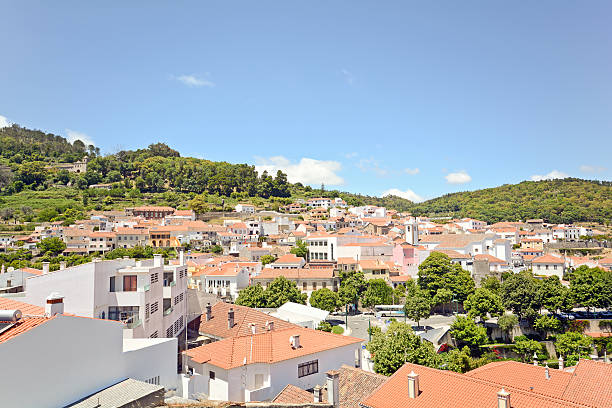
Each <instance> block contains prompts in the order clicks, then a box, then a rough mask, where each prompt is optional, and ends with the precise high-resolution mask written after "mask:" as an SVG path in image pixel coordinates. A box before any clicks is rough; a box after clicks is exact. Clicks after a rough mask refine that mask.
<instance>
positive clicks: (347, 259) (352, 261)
mask: <svg viewBox="0 0 612 408" xmlns="http://www.w3.org/2000/svg"><path fill="white" fill-rule="evenodd" d="M356 263H357V260H355V258H351V257H350V256H347V257H340V258H338V265H353V264H356Z"/></svg>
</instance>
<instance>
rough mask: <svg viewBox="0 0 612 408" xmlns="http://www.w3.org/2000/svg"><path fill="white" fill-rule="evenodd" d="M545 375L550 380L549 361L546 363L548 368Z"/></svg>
mask: <svg viewBox="0 0 612 408" xmlns="http://www.w3.org/2000/svg"><path fill="white" fill-rule="evenodd" d="M544 375H545V376H546V379H547V380H550V370H549V369H548V363H546V368H545V369H544Z"/></svg>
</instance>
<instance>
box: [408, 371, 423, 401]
mask: <svg viewBox="0 0 612 408" xmlns="http://www.w3.org/2000/svg"><path fill="white" fill-rule="evenodd" d="M420 393H421V389H420V388H419V375H418V374H416V373H415V372H414V371H411V372H410V374H408V398H411V399H414V398H416V397H418V396H419V394H420Z"/></svg>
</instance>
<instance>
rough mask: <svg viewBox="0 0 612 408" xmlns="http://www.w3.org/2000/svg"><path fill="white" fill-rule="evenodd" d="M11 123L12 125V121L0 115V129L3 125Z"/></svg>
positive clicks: (6, 125) (7, 125)
mask: <svg viewBox="0 0 612 408" xmlns="http://www.w3.org/2000/svg"><path fill="white" fill-rule="evenodd" d="M11 125H12V123H11V122H9V120H8V119H7V118H5V117H4V116H2V115H0V129H2V128H5V127H9V126H11Z"/></svg>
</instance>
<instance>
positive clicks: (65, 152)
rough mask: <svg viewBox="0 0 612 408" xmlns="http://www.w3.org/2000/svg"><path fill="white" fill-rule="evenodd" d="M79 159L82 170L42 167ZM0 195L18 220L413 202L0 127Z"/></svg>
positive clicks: (159, 151)
mask: <svg viewBox="0 0 612 408" xmlns="http://www.w3.org/2000/svg"><path fill="white" fill-rule="evenodd" d="M85 157H87V159H88V162H87V171H86V172H85V173H73V172H69V171H67V170H66V169H49V168H46V167H47V166H49V165H52V164H57V163H74V162H76V161H77V160H82V159H83V158H85ZM93 184H112V189H110V190H102V189H91V188H89V186H91V185H93ZM0 191H1V195H0V208H4V209H6V211H4V212H3V213H2V214H0V217H2V218H5V219H8V218H11V216H12V215H16V216H17V217H18V218H19V219H22V220H26V221H27V220H38V221H48V220H51V219H58V218H59V219H63V218H62V217H64V214H65V212H66V210H67V209H69V208H71V209H73V210H76V212H77V213H76V214H73V213H69V215H68V216H67V218H72V217H74V216H77V217H78V216H80V215H81V214H82V213H83V212H85V211H86V210H91V209H95V210H108V209H119V208H123V207H126V206H133V205H140V204H157V205H171V206H174V207H177V208H187V207H194V208H196V209H197V210H199V211H206V210H216V209H221V208H222V207H221V206H222V204H225V207H226V208H228V207H230V206H232V205H233V204H236V203H238V202H240V201H249V202H252V203H254V204H255V205H257V206H259V207H262V208H268V209H278V207H280V206H282V205H286V204H289V203H291V202H293V201H294V200H295V199H297V198H310V197H316V196H320V195H325V196H327V197H342V198H343V199H344V200H345V201H346V202H347V203H349V204H350V205H363V204H373V205H384V206H387V207H388V208H395V209H397V210H401V211H404V210H407V209H409V208H410V206H411V205H412V203H411V202H410V201H408V200H405V199H402V198H399V197H385V198H379V197H369V196H365V195H358V194H351V193H346V192H341V191H337V190H331V191H328V190H326V191H321V190H320V189H312V188H311V187H310V186H304V185H302V184H300V183H297V184H292V183H289V182H288V181H287V176H286V174H284V173H282V172H280V171H279V172H277V173H276V174H274V175H272V174H270V175H269V174H267V173H265V172H264V173H263V174H261V175H258V173H257V172H256V171H255V167H254V166H252V165H248V164H232V163H228V162H214V161H210V160H204V159H197V158H192V157H181V155H180V154H179V152H177V151H176V150H173V149H171V148H170V147H168V146H167V145H165V144H163V143H156V144H151V145H150V146H149V147H148V148H146V149H138V150H126V151H120V152H118V153H116V154H112V155H106V156H101V155H100V152H99V149H98V148H96V147H95V146H85V144H83V143H82V142H80V141H78V140H77V141H75V142H74V143H69V142H68V141H67V140H66V139H65V138H63V137H61V136H57V135H53V134H47V133H44V132H41V131H38V130H30V129H26V128H23V127H20V126H18V125H13V126H11V127H7V128H3V129H0ZM22 207H24V208H22ZM11 211H12V213H11Z"/></svg>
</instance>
